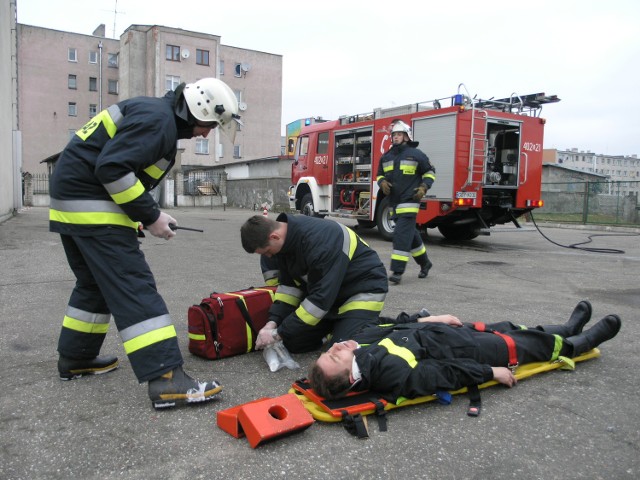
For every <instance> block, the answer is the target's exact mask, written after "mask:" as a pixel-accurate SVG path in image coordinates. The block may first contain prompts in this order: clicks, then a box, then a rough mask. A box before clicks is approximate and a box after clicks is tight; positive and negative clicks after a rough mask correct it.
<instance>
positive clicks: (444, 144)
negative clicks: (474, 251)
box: [287, 84, 560, 240]
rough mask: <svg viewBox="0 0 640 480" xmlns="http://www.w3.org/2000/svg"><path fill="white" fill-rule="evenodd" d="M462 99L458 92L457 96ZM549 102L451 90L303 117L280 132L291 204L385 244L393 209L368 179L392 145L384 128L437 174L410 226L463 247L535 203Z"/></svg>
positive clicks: (541, 96) (537, 204) (541, 98)
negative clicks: (400, 135)
mask: <svg viewBox="0 0 640 480" xmlns="http://www.w3.org/2000/svg"><path fill="white" fill-rule="evenodd" d="M461 92H462V93H461ZM558 101H560V99H559V98H558V97H557V96H555V95H552V96H549V95H545V94H544V93H536V94H529V95H517V94H512V95H511V96H510V97H508V98H502V99H498V100H494V99H493V98H491V99H489V100H481V99H476V97H473V98H471V97H470V95H469V94H468V92H467V90H466V87H465V86H464V84H460V85H459V86H458V89H457V93H456V94H454V95H451V96H448V97H444V98H438V99H435V100H430V101H427V102H420V103H415V104H410V105H405V106H401V107H393V108H388V109H382V108H378V109H375V110H374V111H373V112H370V113H365V114H358V115H346V116H341V117H339V118H338V120H330V121H327V120H323V119H321V118H309V119H301V120H298V121H296V122H293V123H291V124H289V125H287V143H288V147H287V148H288V154H289V155H290V156H291V157H292V166H291V180H292V185H291V187H290V189H289V203H290V207H291V209H292V210H295V211H299V212H301V213H303V214H305V215H310V216H319V217H324V216H334V217H343V218H351V219H354V220H356V221H357V222H358V224H359V225H360V227H361V228H373V227H377V228H378V230H379V232H380V234H381V235H382V236H383V237H384V238H385V239H387V240H390V239H391V238H392V235H393V229H394V227H395V222H394V215H393V208H392V206H391V205H390V204H389V199H388V198H386V197H385V196H384V194H383V192H382V190H381V189H379V187H378V184H377V182H376V175H377V172H378V164H379V162H380V158H381V156H382V155H383V154H384V153H385V152H386V151H387V150H389V148H390V147H391V122H392V121H393V120H395V119H400V120H402V121H404V122H405V123H406V124H408V125H409V126H411V128H412V129H413V140H414V141H417V142H419V146H418V148H420V149H421V150H422V151H423V152H424V153H426V154H427V156H428V157H429V160H430V161H431V163H432V164H433V166H434V167H435V169H436V181H435V183H434V184H433V186H432V188H431V189H430V190H429V191H428V192H427V194H426V196H425V197H423V199H422V200H421V203H420V210H419V212H418V215H417V219H416V223H417V226H418V228H419V229H420V230H424V231H426V229H427V228H438V230H439V231H440V233H441V234H442V235H443V236H444V237H445V238H446V239H450V240H470V239H473V238H475V237H477V236H478V235H479V234H486V235H488V234H489V228H490V227H492V226H495V225H500V224H505V223H509V222H512V223H513V224H515V225H516V226H517V227H520V225H519V224H518V221H517V218H518V217H520V216H521V215H523V214H525V213H527V212H529V211H531V210H533V209H535V208H539V207H541V206H542V205H543V202H542V199H541V193H540V184H541V177H542V145H543V143H542V141H543V131H544V124H545V120H544V119H543V118H541V117H540V113H541V111H542V106H543V105H544V104H547V103H554V102H558Z"/></svg>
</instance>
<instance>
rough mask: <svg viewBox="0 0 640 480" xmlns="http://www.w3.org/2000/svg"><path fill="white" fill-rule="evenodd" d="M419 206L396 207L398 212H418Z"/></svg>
mask: <svg viewBox="0 0 640 480" xmlns="http://www.w3.org/2000/svg"><path fill="white" fill-rule="evenodd" d="M418 210H419V207H410V208H396V213H397V214H401V213H418Z"/></svg>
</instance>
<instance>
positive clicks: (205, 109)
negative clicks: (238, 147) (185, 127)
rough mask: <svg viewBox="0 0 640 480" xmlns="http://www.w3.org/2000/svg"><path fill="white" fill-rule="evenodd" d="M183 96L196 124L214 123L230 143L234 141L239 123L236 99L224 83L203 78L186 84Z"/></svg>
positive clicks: (215, 79) (214, 79)
mask: <svg viewBox="0 0 640 480" xmlns="http://www.w3.org/2000/svg"><path fill="white" fill-rule="evenodd" d="M183 94H184V99H185V100H186V102H187V106H188V107H189V112H191V115H193V117H194V118H195V119H196V120H197V121H198V122H205V123H207V124H208V123H210V122H216V123H217V124H218V125H219V128H220V129H221V130H222V131H223V132H224V133H225V134H226V135H227V136H228V137H229V138H230V139H231V140H232V141H233V140H234V139H235V134H236V129H237V126H238V124H239V123H240V116H239V115H238V99H237V98H236V96H235V94H234V93H233V90H231V88H229V86H228V85H227V84H226V83H224V82H223V81H222V80H218V79H217V78H203V79H201V80H198V81H197V82H194V83H188V84H186V85H185V87H184V91H183ZM212 125H214V124H213V123H212Z"/></svg>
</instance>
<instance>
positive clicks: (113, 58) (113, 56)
mask: <svg viewBox="0 0 640 480" xmlns="http://www.w3.org/2000/svg"><path fill="white" fill-rule="evenodd" d="M107 66H108V67H109V68H118V54H117V53H108V54H107Z"/></svg>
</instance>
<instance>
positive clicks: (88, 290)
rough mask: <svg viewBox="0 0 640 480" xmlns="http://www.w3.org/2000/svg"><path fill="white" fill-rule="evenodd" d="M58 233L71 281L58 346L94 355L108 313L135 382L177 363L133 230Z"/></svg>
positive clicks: (72, 353)
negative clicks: (88, 234)
mask: <svg viewBox="0 0 640 480" xmlns="http://www.w3.org/2000/svg"><path fill="white" fill-rule="evenodd" d="M60 236H61V238H62V245H63V247H64V250H65V253H66V256H67V261H68V262H69V266H70V267H71V270H72V271H73V273H74V275H75V277H76V285H75V287H74V289H73V292H72V293H71V297H70V299H69V304H68V307H67V311H66V313H65V317H64V321H63V324H62V330H61V333H60V338H59V340H58V352H59V353H60V354H61V355H63V356H67V357H70V358H79V359H82V358H87V359H88V358H94V357H96V356H97V355H98V354H99V352H100V348H101V347H102V343H103V342H104V339H105V336H106V334H107V330H108V327H109V320H110V318H111V315H113V318H114V322H115V325H116V327H117V329H118V332H119V334H120V337H121V339H122V341H123V346H124V348H125V352H126V353H127V355H128V357H129V360H130V362H131V366H132V368H133V371H134V373H135V375H136V377H137V378H138V380H139V381H140V382H145V381H148V380H151V379H153V378H156V377H158V376H160V375H162V374H163V373H166V372H168V371H170V370H172V369H174V368H175V367H177V366H180V365H182V363H183V359H182V355H181V353H180V348H179V346H178V339H177V336H176V331H175V327H174V326H173V323H172V321H171V318H170V317H169V313H168V311H167V307H166V305H165V302H164V300H163V299H162V297H161V296H160V294H159V293H158V291H157V288H156V283H155V279H154V278H153V274H152V273H151V270H150V268H149V265H148V264H147V261H146V260H145V257H144V253H143V252H142V251H141V250H140V244H139V242H138V238H137V234H136V231H135V230H133V229H126V230H125V229H124V228H111V229H109V231H108V232H106V233H103V232H100V233H97V234H96V235H94V236H87V237H85V236H76V235H73V236H71V235H60Z"/></svg>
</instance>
